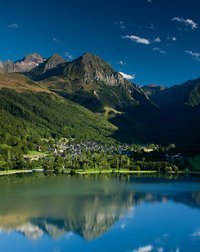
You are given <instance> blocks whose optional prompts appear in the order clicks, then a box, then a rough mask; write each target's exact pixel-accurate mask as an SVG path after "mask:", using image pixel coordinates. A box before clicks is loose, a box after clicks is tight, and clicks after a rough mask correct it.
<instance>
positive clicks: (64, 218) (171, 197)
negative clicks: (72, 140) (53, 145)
mask: <svg viewBox="0 0 200 252" xmlns="http://www.w3.org/2000/svg"><path fill="white" fill-rule="evenodd" d="M168 201H171V202H175V203H179V204H183V205H186V206H189V207H191V208H196V209H199V208H200V185H199V183H198V182H197V181H193V182H192V183H190V182H187V180H184V179H180V180H173V181H168V180H161V179H146V180H145V179H136V178H135V179H134V178H132V179H129V180H126V179H119V178H109V177H106V176H105V177H99V178H76V177H50V178H45V177H42V178H31V177H28V176H27V177H26V178H25V179H17V178H16V179H14V180H13V181H9V182H7V183H5V182H4V183H1V182H0V229H1V232H3V233H8V232H17V233H21V234H23V235H24V236H25V237H26V238H29V239H33V240H37V239H39V238H41V237H43V236H44V235H47V236H49V237H51V238H53V239H58V238H61V237H63V236H64V235H65V234H68V235H70V234H72V233H75V234H77V235H79V236H81V237H83V238H84V239H85V240H88V241H90V240H94V239H97V238H98V237H100V236H101V235H103V234H104V233H106V232H107V231H108V230H110V229H111V228H112V226H113V225H114V224H115V223H116V222H117V221H118V220H120V219H121V218H123V217H124V216H126V215H127V214H128V213H129V214H130V213H132V214H134V209H135V208H136V207H137V206H140V205H141V204H143V203H145V204H150V203H151V204H152V203H159V202H160V203H162V202H168Z"/></svg>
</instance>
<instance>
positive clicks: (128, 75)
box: [119, 72, 135, 80]
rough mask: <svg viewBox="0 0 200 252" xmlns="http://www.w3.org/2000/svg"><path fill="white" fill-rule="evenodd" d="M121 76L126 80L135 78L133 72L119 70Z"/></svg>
mask: <svg viewBox="0 0 200 252" xmlns="http://www.w3.org/2000/svg"><path fill="white" fill-rule="evenodd" d="M119 73H120V74H121V75H122V76H123V77H124V79H127V80H132V79H134V78H135V74H132V75H131V74H126V73H123V72H119Z"/></svg>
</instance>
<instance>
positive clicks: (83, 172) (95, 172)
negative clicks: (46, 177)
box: [0, 169, 200, 176]
mask: <svg viewBox="0 0 200 252" xmlns="http://www.w3.org/2000/svg"><path fill="white" fill-rule="evenodd" d="M38 172H39V173H52V172H54V171H53V170H52V171H43V170H37V169H36V170H7V171H0V176H6V175H16V174H23V173H24V174H27V173H38ZM59 174H68V175H70V174H71V175H101V174H158V175H159V174H172V175H197V176H200V171H178V172H174V171H171V172H167V173H162V172H159V171H155V170H153V171H150V170H144V171H131V170H115V169H113V170H111V169H110V170H93V169H90V170H74V171H73V173H72V172H71V170H66V171H63V172H60V173H59Z"/></svg>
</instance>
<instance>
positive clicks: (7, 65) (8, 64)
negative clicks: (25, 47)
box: [0, 53, 45, 73]
mask: <svg viewBox="0 0 200 252" xmlns="http://www.w3.org/2000/svg"><path fill="white" fill-rule="evenodd" d="M44 61H45V58H43V57H42V56H41V55H39V54H38V53H32V54H28V55H26V56H25V57H24V58H22V59H20V60H17V61H15V62H13V61H11V60H8V61H5V62H0V73H25V72H28V71H30V70H32V69H33V68H35V67H37V66H38V65H39V64H41V63H43V62H44Z"/></svg>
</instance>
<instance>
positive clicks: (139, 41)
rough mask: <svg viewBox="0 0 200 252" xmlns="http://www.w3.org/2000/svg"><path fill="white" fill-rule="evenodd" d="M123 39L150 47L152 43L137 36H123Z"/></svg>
mask: <svg viewBox="0 0 200 252" xmlns="http://www.w3.org/2000/svg"><path fill="white" fill-rule="evenodd" d="M122 38H123V39H130V40H131V41H132V42H136V43H138V44H144V45H149V44H151V41H150V40H148V39H145V38H141V37H138V36H135V35H126V36H122Z"/></svg>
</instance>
